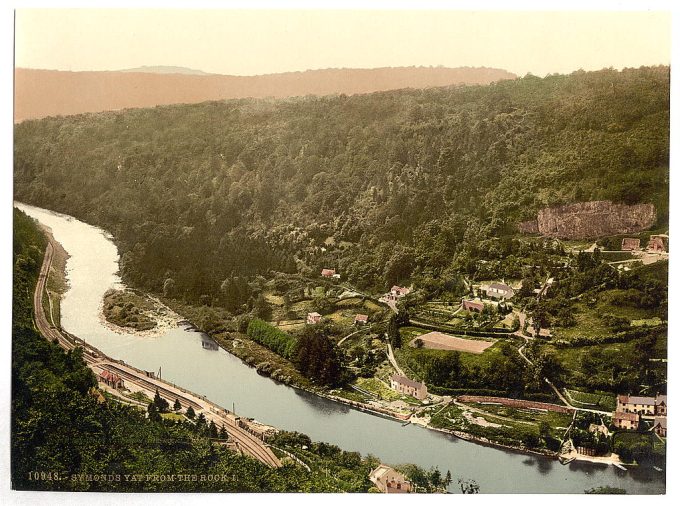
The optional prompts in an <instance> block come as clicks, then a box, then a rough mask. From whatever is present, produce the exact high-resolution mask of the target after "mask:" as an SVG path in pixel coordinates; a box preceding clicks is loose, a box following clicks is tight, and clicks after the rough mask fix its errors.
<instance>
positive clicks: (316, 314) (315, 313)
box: [307, 311, 321, 318]
mask: <svg viewBox="0 0 680 506" xmlns="http://www.w3.org/2000/svg"><path fill="white" fill-rule="evenodd" d="M307 316H313V317H314V318H316V317H317V316H318V317H321V315H320V314H319V313H317V312H316V311H314V312H313V313H307Z"/></svg>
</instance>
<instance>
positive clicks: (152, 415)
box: [146, 402, 161, 422]
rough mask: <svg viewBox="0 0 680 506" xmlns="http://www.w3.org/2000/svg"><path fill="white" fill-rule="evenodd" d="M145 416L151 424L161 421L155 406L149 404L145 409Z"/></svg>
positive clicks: (151, 403)
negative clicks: (147, 416)
mask: <svg viewBox="0 0 680 506" xmlns="http://www.w3.org/2000/svg"><path fill="white" fill-rule="evenodd" d="M146 411H147V414H148V415H149V420H151V421H152V422H159V421H160V420H161V415H160V414H159V413H158V408H156V404H154V403H153V402H150V403H149V405H148V406H147V408H146Z"/></svg>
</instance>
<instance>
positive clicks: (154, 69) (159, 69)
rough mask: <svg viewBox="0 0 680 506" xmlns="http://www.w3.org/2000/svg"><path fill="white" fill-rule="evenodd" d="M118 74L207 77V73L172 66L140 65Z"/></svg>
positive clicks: (122, 70)
mask: <svg viewBox="0 0 680 506" xmlns="http://www.w3.org/2000/svg"><path fill="white" fill-rule="evenodd" d="M118 72H146V73H147V74H183V75H192V76H209V75H211V74H210V73H208V72H203V71H202V70H196V69H190V68H187V67H175V66H172V65H155V66H152V65H142V66H141V67H135V68H132V69H121V70H119V71H118Z"/></svg>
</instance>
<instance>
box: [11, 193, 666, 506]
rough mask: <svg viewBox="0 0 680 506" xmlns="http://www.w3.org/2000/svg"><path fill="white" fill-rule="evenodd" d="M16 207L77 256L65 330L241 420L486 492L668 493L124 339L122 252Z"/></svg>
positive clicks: (186, 349)
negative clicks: (113, 312) (120, 323)
mask: <svg viewBox="0 0 680 506" xmlns="http://www.w3.org/2000/svg"><path fill="white" fill-rule="evenodd" d="M15 205H16V206H17V207H18V208H20V209H21V210H23V211H24V212H25V213H27V214H28V215H30V216H32V217H33V218H35V219H37V220H38V221H40V222H41V223H43V224H44V225H46V226H48V227H50V228H51V229H52V233H53V235H54V238H55V239H56V240H57V241H58V242H60V243H61V244H62V246H63V247H64V249H65V250H66V251H67V252H68V254H69V255H70V258H69V259H68V261H67V264H66V274H67V278H68V283H69V289H68V291H67V293H66V294H65V296H64V299H63V301H62V305H61V323H62V326H63V328H64V329H65V330H67V331H68V332H70V333H72V334H74V335H76V336H78V337H80V338H82V339H84V340H85V341H87V342H88V343H90V344H92V345H93V346H95V347H97V348H99V349H100V350H102V351H103V352H104V353H106V354H107V355H109V356H111V357H114V358H116V359H121V360H124V361H125V362H126V363H128V364H130V365H133V366H136V367H138V368H141V369H145V370H148V371H157V370H158V369H159V367H162V372H163V378H164V379H166V380H168V381H171V382H174V383H176V384H177V385H181V386H183V387H186V388H188V389H190V390H192V391H194V392H197V393H200V394H203V395H205V396H206V397H207V398H208V399H210V400H212V401H214V402H216V403H218V404H220V405H222V406H225V407H227V408H231V407H232V404H233V405H234V406H235V409H236V412H237V414H239V415H242V416H246V417H253V418H255V419H257V420H259V421H261V422H263V423H267V424H270V425H273V426H275V427H278V428H280V429H286V430H295V431H299V432H303V433H305V434H307V435H309V436H310V437H311V438H312V439H314V440H317V441H326V442H328V443H332V444H336V445H338V446H340V447H341V448H343V449H345V450H350V451H358V452H361V453H362V454H364V455H366V454H369V453H370V454H373V455H376V456H377V457H379V458H380V459H381V460H382V461H383V462H386V463H390V464H398V463H405V462H412V463H415V464H418V465H420V466H422V467H425V468H430V467H434V466H438V467H439V469H440V470H441V471H442V473H446V471H447V470H450V471H451V475H452V476H453V477H454V482H453V484H452V485H451V491H452V492H456V491H457V483H456V478H465V479H474V480H476V481H477V483H478V484H479V485H480V487H481V492H482V493H583V491H584V490H586V489H590V488H593V487H600V486H610V487H618V488H623V489H625V490H626V491H627V492H628V493H638V494H658V493H663V492H664V491H665V474H664V473H660V472H657V471H655V470H653V469H636V468H631V469H630V470H628V471H622V470H619V469H616V468H615V467H613V466H606V465H596V464H590V463H582V462H581V463H579V462H572V463H571V464H568V465H566V466H564V465H561V464H560V463H559V462H558V461H557V460H554V459H549V458H545V457H539V456H530V455H525V454H521V453H515V452H510V451H505V450H502V449H499V448H493V447H487V446H483V445H479V444H475V443H471V442H468V441H464V440H461V439H458V438H456V437H453V436H449V435H447V434H442V433H439V432H435V431H432V430H428V429H424V428H422V427H418V426H415V425H407V426H404V427H402V425H401V423H399V422H396V421H392V420H388V419H385V418H381V417H378V416H374V415H370V414H368V413H364V412H360V411H356V410H353V409H351V408H349V407H347V406H345V405H342V404H338V403H335V402H333V401H330V400H328V399H324V398H321V397H318V396H315V395H313V394H309V393H307V392H302V391H299V390H297V389H294V388H291V387H288V386H285V385H281V384H278V383H276V382H274V381H272V380H271V379H269V378H265V377H262V376H260V375H258V374H257V373H256V372H255V370H254V369H252V368H250V367H248V366H247V365H245V364H244V363H242V362H241V361H240V360H239V359H238V358H236V357H234V356H233V355H230V354H229V353H227V352H226V351H224V350H223V349H221V348H219V349H217V350H215V349H211V347H210V346H204V345H203V342H204V341H206V340H207V339H208V338H207V336H205V335H203V334H201V333H199V332H193V331H190V330H188V329H185V328H182V327H179V328H171V329H169V330H167V331H165V332H163V333H162V334H161V335H160V336H155V337H141V336H138V335H134V334H120V333H116V332H114V331H112V330H110V329H109V328H107V327H106V326H105V325H104V324H103V322H102V321H101V319H100V313H101V304H102V300H103V296H104V293H105V292H106V291H107V290H108V289H109V288H112V287H116V286H118V287H122V283H121V280H120V278H119V276H118V274H117V273H118V258H119V256H118V251H117V248H116V246H115V245H114V244H113V242H112V241H111V240H110V236H109V235H108V234H107V233H106V232H104V231H103V230H101V229H98V228H96V227H93V226H91V225H88V224H86V223H83V222H81V221H78V220H76V219H75V218H72V217H70V216H66V215H63V214H58V213H54V212H52V211H48V210H44V209H40V208H37V207H33V206H28V205H25V204H21V203H15Z"/></svg>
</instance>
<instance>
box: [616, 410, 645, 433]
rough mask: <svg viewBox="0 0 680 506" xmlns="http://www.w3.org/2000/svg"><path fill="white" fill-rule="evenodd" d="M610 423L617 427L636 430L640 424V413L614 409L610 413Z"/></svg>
mask: <svg viewBox="0 0 680 506" xmlns="http://www.w3.org/2000/svg"><path fill="white" fill-rule="evenodd" d="M612 423H613V424H614V427H616V428H617V429H625V430H637V429H638V427H639V426H640V415H639V414H638V413H622V412H620V411H615V412H614V414H613V415H612Z"/></svg>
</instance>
